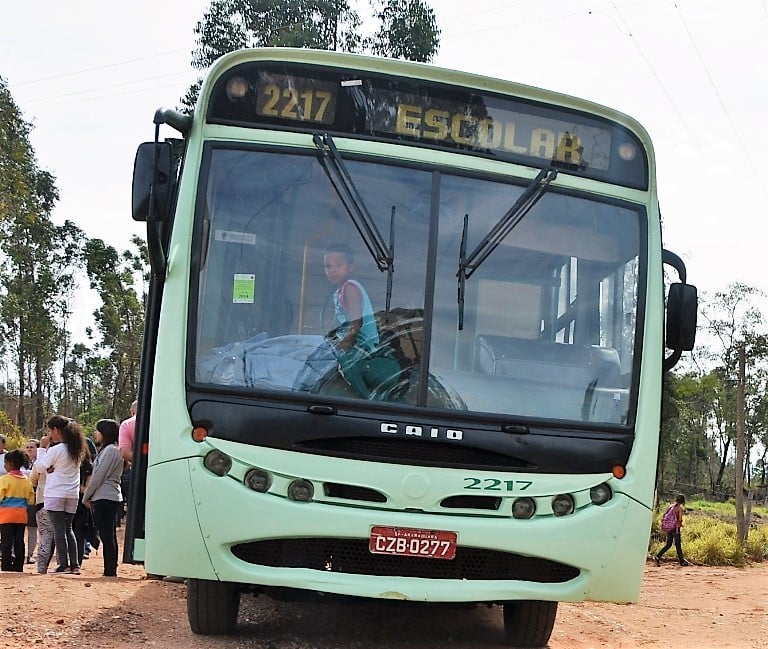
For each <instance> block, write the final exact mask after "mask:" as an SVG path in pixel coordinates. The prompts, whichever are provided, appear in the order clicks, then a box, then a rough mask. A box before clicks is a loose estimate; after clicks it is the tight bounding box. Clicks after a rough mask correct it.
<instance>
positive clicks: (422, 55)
mask: <svg viewBox="0 0 768 649" xmlns="http://www.w3.org/2000/svg"><path fill="white" fill-rule="evenodd" d="M377 17H378V18H379V20H380V21H381V27H380V28H379V31H377V32H376V34H374V35H373V37H371V38H370V39H369V40H368V41H367V44H368V46H369V47H370V50H371V51H372V52H373V53H374V54H377V55H379V56H387V57H390V58H394V59H407V60H409V61H431V60H432V59H433V58H434V56H435V54H437V48H438V45H439V44H440V30H439V29H438V28H437V21H436V20H435V13H434V11H432V9H430V8H429V7H428V6H427V5H426V4H424V3H423V2H422V1H421V0H387V1H386V2H382V3H380V8H379V11H378V13H377Z"/></svg>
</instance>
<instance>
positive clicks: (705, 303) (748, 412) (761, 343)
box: [696, 283, 766, 489]
mask: <svg viewBox="0 0 768 649" xmlns="http://www.w3.org/2000/svg"><path fill="white" fill-rule="evenodd" d="M759 295H761V292H760V291H759V290H758V289H756V288H754V287H751V286H747V285H745V284H740V283H735V284H732V285H730V286H729V287H728V289H727V290H725V291H722V292H718V293H715V295H714V296H712V297H711V298H710V297H709V296H704V299H702V303H701V315H702V316H703V317H702V321H703V322H704V325H703V327H702V328H703V333H704V334H705V335H706V338H707V340H708V342H707V344H704V345H700V346H699V347H698V348H697V351H696V354H697V356H699V357H700V358H701V359H702V360H703V362H704V363H706V364H709V365H710V366H712V369H711V370H710V372H711V373H712V374H713V375H715V376H716V377H717V378H718V381H717V382H716V384H715V390H714V393H713V400H712V404H713V408H712V420H711V421H710V427H709V434H710V435H711V436H712V437H711V438H712V441H713V442H714V443H715V444H716V448H717V450H718V452H719V456H720V460H719V464H720V466H719V469H718V472H717V476H716V478H715V480H714V483H715V487H716V488H717V489H720V488H721V487H722V484H723V479H724V476H725V471H726V468H727V467H728V466H729V460H730V453H731V451H732V449H733V446H734V445H735V440H736V395H737V392H736V391H737V387H738V381H739V368H738V353H739V348H740V347H741V346H744V349H745V353H746V359H745V362H746V377H745V386H744V390H745V420H744V423H745V429H746V431H748V432H747V435H746V437H747V439H746V449H745V454H744V460H745V466H741V467H738V466H734V471H736V472H745V473H746V475H747V477H748V476H749V472H748V471H746V465H748V463H749V457H750V451H751V448H752V445H753V444H754V443H755V442H756V440H757V439H758V437H759V433H760V431H761V430H763V429H764V424H763V423H762V422H763V420H764V417H763V415H762V413H763V410H762V409H761V407H760V404H761V403H762V401H763V399H764V386H765V370H764V369H763V366H764V364H765V359H766V345H765V334H764V333H763V331H762V329H763V318H762V314H761V312H760V311H759V309H758V308H757V307H756V306H754V298H755V297H756V296H759ZM734 482H735V481H734Z"/></svg>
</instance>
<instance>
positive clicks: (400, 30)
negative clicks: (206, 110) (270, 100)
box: [181, 0, 440, 112]
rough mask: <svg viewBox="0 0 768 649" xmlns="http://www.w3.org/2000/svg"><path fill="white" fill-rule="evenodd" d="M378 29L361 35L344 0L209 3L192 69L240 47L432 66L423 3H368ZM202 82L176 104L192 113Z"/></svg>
mask: <svg viewBox="0 0 768 649" xmlns="http://www.w3.org/2000/svg"><path fill="white" fill-rule="evenodd" d="M369 4H370V6H371V8H372V9H373V11H374V17H375V18H376V19H377V20H378V21H379V24H380V26H379V29H378V30H377V31H376V32H375V33H374V34H373V35H371V36H366V37H364V36H362V35H361V34H360V29H361V25H362V20H361V18H360V15H359V14H358V13H357V11H355V10H354V9H352V8H351V6H350V4H349V1H348V0H212V2H211V6H210V8H209V9H208V11H207V12H206V13H205V14H204V16H203V19H202V20H201V21H200V22H199V23H197V26H196V27H195V34H197V36H198V38H197V48H196V49H195V50H194V51H193V52H192V67H193V68H195V69H196V70H206V69H207V68H208V67H210V65H211V64H212V63H213V62H214V61H215V60H216V59H217V58H219V57H220V56H222V55H223V54H226V53H227V52H232V51H234V50H237V49H240V48H243V47H305V48H312V49H321V50H339V51H343V52H359V51H370V52H372V53H375V54H378V55H381V56H389V57H394V58H405V59H409V60H414V61H431V60H432V58H433V57H434V55H435V54H436V53H437V48H438V46H439V42H440V30H439V29H438V28H437V22H436V20H435V14H434V11H432V9H431V8H429V7H428V6H427V5H426V3H425V2H424V0H369ZM201 84H202V80H201V79H198V81H197V82H196V83H194V84H193V85H192V86H190V88H189V90H188V91H187V94H186V95H185V96H184V97H183V98H182V99H181V103H182V108H183V110H185V111H187V112H191V111H192V110H193V109H194V106H195V103H196V101H197V96H198V94H199V92H200V86H201Z"/></svg>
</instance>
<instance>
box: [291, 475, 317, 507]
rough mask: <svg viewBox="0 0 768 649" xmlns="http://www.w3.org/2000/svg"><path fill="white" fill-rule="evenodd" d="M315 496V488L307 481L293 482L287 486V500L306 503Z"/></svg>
mask: <svg viewBox="0 0 768 649" xmlns="http://www.w3.org/2000/svg"><path fill="white" fill-rule="evenodd" d="M314 495H315V487H314V486H313V485H312V483H311V482H310V481H309V480H294V481H293V482H291V484H289V485H288V498H290V499H291V500H296V501H298V502H303V503H307V502H309V501H310V500H312V497H313V496H314Z"/></svg>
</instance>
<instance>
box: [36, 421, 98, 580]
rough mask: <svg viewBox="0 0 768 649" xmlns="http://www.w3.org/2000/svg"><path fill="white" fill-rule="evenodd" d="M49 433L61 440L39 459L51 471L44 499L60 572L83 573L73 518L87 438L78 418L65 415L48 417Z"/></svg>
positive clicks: (56, 440)
mask: <svg viewBox="0 0 768 649" xmlns="http://www.w3.org/2000/svg"><path fill="white" fill-rule="evenodd" d="M48 434H49V435H50V437H51V441H52V442H58V443H57V444H56V445H55V446H51V447H50V448H49V449H48V451H47V452H46V454H45V455H44V456H43V457H42V458H40V459H38V461H37V463H38V465H39V469H45V471H46V473H47V476H46V480H45V490H44V491H43V502H44V507H45V509H46V510H47V511H48V515H49V516H50V519H51V524H52V525H53V538H54V543H55V545H56V558H57V559H58V561H59V567H58V568H56V572H59V573H67V574H74V575H79V574H80V564H79V562H78V557H77V541H76V540H75V534H74V532H73V531H72V519H73V517H74V515H75V512H76V511H77V502H78V495H79V493H80V463H81V462H82V461H83V457H84V455H85V452H86V446H85V438H84V437H83V433H82V432H81V430H80V426H79V425H78V423H77V422H76V421H74V420H72V419H68V418H67V417H62V416H61V415H54V416H53V417H51V418H50V419H49V420H48Z"/></svg>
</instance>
